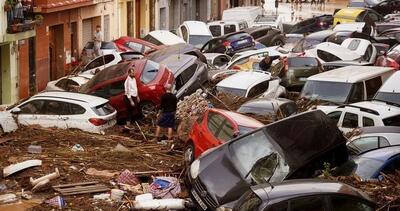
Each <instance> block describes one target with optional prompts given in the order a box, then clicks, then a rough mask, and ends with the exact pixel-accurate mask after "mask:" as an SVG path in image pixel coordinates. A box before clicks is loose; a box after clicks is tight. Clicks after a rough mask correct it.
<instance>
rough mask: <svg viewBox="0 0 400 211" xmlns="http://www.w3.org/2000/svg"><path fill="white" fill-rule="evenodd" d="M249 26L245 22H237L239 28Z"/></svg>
mask: <svg viewBox="0 0 400 211" xmlns="http://www.w3.org/2000/svg"><path fill="white" fill-rule="evenodd" d="M247 28H249V26H248V25H247V23H246V22H241V23H239V30H243V29H247Z"/></svg>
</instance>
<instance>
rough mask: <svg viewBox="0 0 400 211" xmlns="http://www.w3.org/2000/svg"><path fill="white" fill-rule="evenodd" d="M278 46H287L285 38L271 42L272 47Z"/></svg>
mask: <svg viewBox="0 0 400 211" xmlns="http://www.w3.org/2000/svg"><path fill="white" fill-rule="evenodd" d="M277 45H279V46H283V45H285V41H284V39H283V37H281V36H278V37H276V38H274V39H273V40H272V41H271V46H277Z"/></svg>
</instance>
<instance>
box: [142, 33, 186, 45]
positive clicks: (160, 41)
mask: <svg viewBox="0 0 400 211" xmlns="http://www.w3.org/2000/svg"><path fill="white" fill-rule="evenodd" d="M143 40H145V41H147V42H151V43H153V44H154V45H175V44H179V43H185V41H184V40H183V39H182V38H180V37H178V36H177V35H175V34H173V33H172V32H170V31H167V30H156V31H151V32H150V33H149V34H147V35H146V36H145V37H144V38H143Z"/></svg>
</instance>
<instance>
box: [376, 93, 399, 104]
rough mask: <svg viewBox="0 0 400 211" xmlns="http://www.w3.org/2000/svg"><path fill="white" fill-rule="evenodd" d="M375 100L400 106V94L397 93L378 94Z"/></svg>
mask: <svg viewBox="0 0 400 211" xmlns="http://www.w3.org/2000/svg"><path fill="white" fill-rule="evenodd" d="M374 99H376V100H380V101H384V102H388V103H392V104H397V105H400V93H396V92H377V93H376V95H375V97H374Z"/></svg>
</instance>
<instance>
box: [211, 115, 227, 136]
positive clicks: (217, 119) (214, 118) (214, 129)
mask: <svg viewBox="0 0 400 211" xmlns="http://www.w3.org/2000/svg"><path fill="white" fill-rule="evenodd" d="M224 120H225V118H224V117H223V116H221V115H219V114H216V113H213V112H210V113H209V114H208V123H207V125H208V129H209V130H210V132H211V133H212V134H213V135H214V137H218V132H219V130H220V128H221V124H222V123H223V122H224Z"/></svg>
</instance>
